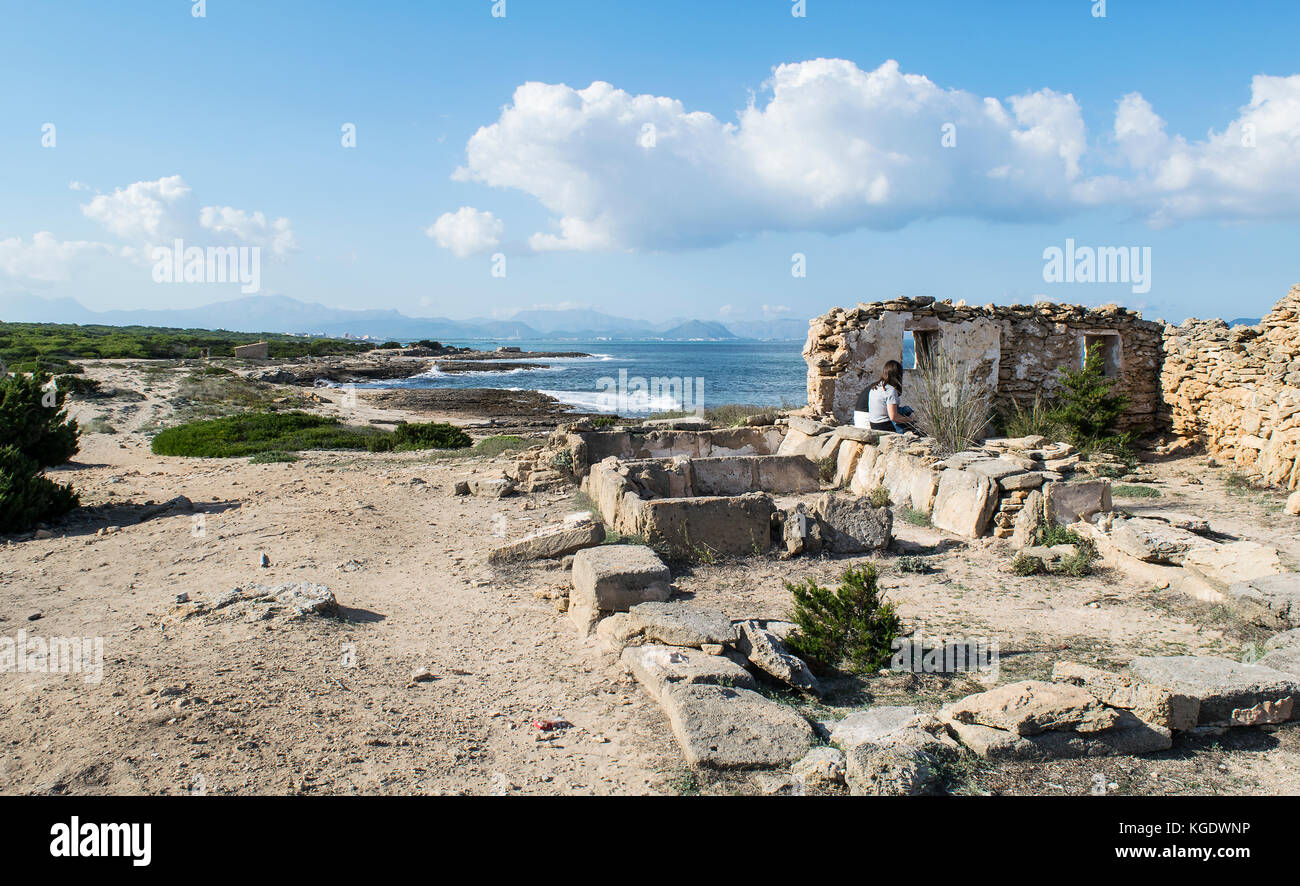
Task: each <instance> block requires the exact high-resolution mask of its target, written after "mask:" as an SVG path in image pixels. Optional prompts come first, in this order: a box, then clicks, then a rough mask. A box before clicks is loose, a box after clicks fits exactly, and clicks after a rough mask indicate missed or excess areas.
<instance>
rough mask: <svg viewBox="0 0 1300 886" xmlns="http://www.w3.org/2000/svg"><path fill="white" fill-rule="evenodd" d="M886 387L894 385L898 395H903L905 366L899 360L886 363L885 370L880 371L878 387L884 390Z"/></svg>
mask: <svg viewBox="0 0 1300 886" xmlns="http://www.w3.org/2000/svg"><path fill="white" fill-rule="evenodd" d="M885 385H893V386H894V388H895V390H897V391H898V393H900V394H901V393H903V364H902V363H899V362H898V361H897V360H889V361H887V362H886V363H885V368H884V369H882V370H880V380H879V381H878V382H876V387H881V388H883V387H884V386H885Z"/></svg>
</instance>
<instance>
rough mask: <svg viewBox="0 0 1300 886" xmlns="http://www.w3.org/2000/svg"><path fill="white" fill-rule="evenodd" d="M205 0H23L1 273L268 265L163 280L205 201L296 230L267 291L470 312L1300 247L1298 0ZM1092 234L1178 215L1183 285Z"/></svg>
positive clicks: (1247, 297)
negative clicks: (502, 3) (198, 12)
mask: <svg viewBox="0 0 1300 886" xmlns="http://www.w3.org/2000/svg"><path fill="white" fill-rule="evenodd" d="M193 5H194V4H193V3H192V2H191V0H157V2H149V3H144V2H131V3H122V4H105V3H102V2H78V0H73V2H60V3H57V4H56V3H42V4H30V3H25V2H16V0H4V2H0V20H2V21H3V22H4V27H3V30H0V74H2V75H3V80H2V82H3V83H4V84H5V88H4V90H3V94H2V95H0V295H15V294H17V295H23V294H30V295H33V296H40V297H73V298H76V299H77V300H79V301H81V302H82V303H83V304H85V305H86V306H88V307H91V308H95V309H107V308H134V307H168V306H190V305H199V304H204V303H208V302H211V301H218V300H224V299H228V298H235V297H239V295H240V291H239V287H238V286H237V285H234V284H219V283H208V284H188V285H184V286H165V285H160V284H158V283H155V282H154V280H153V279H152V275H151V267H150V262H149V260H148V259H147V258H146V256H148V255H149V253H150V250H151V249H152V248H153V247H154V246H157V245H158V244H159V243H164V244H167V243H170V242H171V241H172V239H173V238H174V237H175V236H184V238H185V239H186V243H187V245H199V246H206V245H254V246H258V247H259V248H261V250H262V255H263V267H262V289H261V291H262V293H263V294H282V295H288V296H291V297H294V298H299V299H303V300H307V301H319V302H322V303H324V304H327V305H331V306H338V307H353V308H359V307H391V308H396V309H398V310H401V311H403V312H405V313H408V314H412V315H423V316H451V317H457V318H463V317H476V316H489V315H497V316H508V315H509V313H510V312H511V311H512V310H515V309H521V308H530V307H534V306H538V305H572V306H588V307H594V308H597V309H600V310H604V311H607V312H609V313H614V314H620V315H624V316H631V317H640V318H645V319H648V320H663V319H666V318H669V317H677V316H692V317H699V318H702V319H722V320H725V319H727V318H741V317H763V316H767V317H780V316H787V317H795V318H800V319H802V318H806V317H809V316H812V315H815V314H818V313H821V312H822V311H824V310H826V309H827V308H828V307H830V306H833V305H843V304H852V303H854V302H856V301H859V300H875V299H881V298H888V297H892V296H895V295H899V294H928V295H935V296H937V297H941V298H944V297H951V298H954V299H957V298H964V299H966V300H967V301H969V302H972V303H981V304H982V303H986V302H1025V301H1030V300H1033V299H1034V298H1036V297H1047V298H1051V299H1053V300H1059V301H1078V302H1083V303H1088V304H1101V303H1105V302H1111V301H1114V302H1119V303H1121V304H1127V305H1130V306H1132V307H1136V308H1139V309H1141V310H1143V312H1144V314H1145V315H1146V316H1148V317H1153V318H1154V317H1164V318H1166V319H1169V320H1175V321H1177V320H1181V319H1182V318H1184V317H1186V316H1215V315H1220V316H1225V317H1235V316H1259V315H1260V314H1262V313H1264V312H1265V311H1266V310H1267V308H1268V306H1269V305H1271V304H1272V303H1273V302H1274V301H1276V300H1277V299H1278V298H1279V297H1281V295H1283V294H1284V293H1285V291H1286V289H1287V288H1288V287H1289V286H1291V285H1292V284H1294V283H1297V282H1300V261H1297V256H1300V249H1297V247H1296V243H1297V239H1298V238H1297V234H1298V233H1300V56H1297V54H1296V52H1295V36H1296V34H1297V33H1300V5H1298V4H1295V3H1291V2H1270V3H1241V4H1237V5H1234V6H1232V7H1227V6H1225V5H1223V4H1221V3H1218V2H1172V0H1171V2H1164V0H1142V2H1136V0H1129V2H1115V0H1112V2H1108V3H1106V4H1105V5H1106V10H1105V11H1106V15H1105V17H1104V18H1099V17H1095V16H1094V14H1093V10H1094V6H1095V3H1094V2H1091V0H1052V2H1050V3H1045V2H1041V0H1040V2H1005V3H995V4H990V3H970V2H964V3H959V2H929V3H927V2H910V3H905V4H903V3H888V4H886V3H878V2H867V0H857V2H850V0H807V2H806V12H807V14H806V17H802V18H797V17H795V16H793V15H792V14H791V12H792V7H793V6H794V2H793V0H734V2H733V0H715V2H700V0H695V2H687V0H676V2H673V0H667V2H654V3H632V2H616V0H606V2H579V0H547V2H543V0H506V15H505V17H504V18H497V17H493V15H492V11H493V7H494V5H495V4H494V2H493V0H454V2H453V0H434V2H414V0H412V2H383V0H376V2H369V3H364V4H363V3H359V2H358V3H345V2H340V0H335V2H308V0H276V2H274V3H272V2H265V0H263V2H254V0H208V2H207V3H206V9H205V12H206V17H203V18H195V17H194V16H193V14H192V7H193ZM829 59H835V60H842V61H840V62H834V63H832V62H819V61H818V60H829ZM891 61H894V62H896V63H897V65H896V67H893V66H891V65H890V64H889V63H890V62H891ZM779 66H785V67H783V68H781V69H780V70H779V71H778V70H777V69H778V67H779ZM1261 77H1262V79H1256V78H1261ZM921 78H924V79H921ZM597 81H600V82H604V83H608V84H610V85H611V89H610V90H609V91H608V92H607V93H606V92H601V91H593V90H590V89H588V87H591V85H592V84H593V83H594V82H597ZM526 83H537V84H547V86H545V87H539V88H538V89H537V90H535V91H533V92H532V93H529V94H527V95H524V96H522V97H521V96H517V95H516V90H518V89H519V88H520V87H521V86H522V85H523V84H526ZM579 91H581V92H579ZM1136 95H1140V98H1136V97H1135V96H1136ZM651 96H652V97H659V98H661V99H663V101H660V102H654V101H651V100H650V99H649V98H638V97H651ZM1016 97H1021V98H1020V99H1017V98H1016ZM1126 97H1128V98H1126ZM751 102H752V103H753V110H752V111H750V112H749V113H748V116H747V117H745V119H742V115H745V114H746V108H747V106H748V105H749V104H750V103H751ZM990 102H995V104H994V105H992V106H991V105H990ZM1252 102H1253V104H1252ZM702 115H707V116H702ZM1117 116H1118V119H1120V120H1121V122H1122V126H1121V128H1122V130H1123V133H1122V134H1121V132H1120V131H1119V130H1117V128H1116V126H1117ZM949 118H952V119H951V121H950V119H949ZM947 122H954V126H955V129H954V133H955V145H953V146H951V147H946V146H942V145H941V131H940V130H941V127H942V126H943V125H944V124H945V123H947ZM47 123H52V124H54V126H55V130H54V132H55V136H56V143H55V145H54V146H53V147H46V146H43V144H42V137H43V129H42V127H43V126H44V125H45V124H47ZM345 123H353V124H355V126H356V133H357V143H356V147H355V148H344V147H343V146H342V145H341V143H340V138H341V135H340V129H341V127H342V126H343V124H345ZM647 123H651V124H653V125H654V126H655V129H654V130H653V132H654V133H655V136H656V138H655V139H654V141H653V143H652V144H651V145H650V146H647V145H646V144H643V143H642V141H641V138H642V136H643V135H644V132H645V130H644V127H645V126H646V125H647ZM484 127H487V129H483V131H482V132H480V129H481V128H484ZM1247 131H1249V135H1250V142H1251V143H1250V144H1249V145H1246V144H1245V140H1244V139H1243V138H1242V135H1243V133H1246V132H1247ZM476 133H479V135H478V136H476V135H475V134H476ZM458 170H461V172H460V173H458V172H457V171H458ZM205 213H206V215H205ZM489 213H490V215H489ZM214 215H215V216H216V217H218V218H220V219H224V222H220V221H218V222H213V221H212V220H211V219H212V218H213V216H214ZM205 218H206V219H207V220H206V221H205V220H204V219H205ZM440 219H441V221H440ZM281 220H283V221H281ZM1067 239H1074V240H1075V241H1076V242H1077V243H1078V244H1080V245H1091V246H1113V247H1119V246H1124V247H1130V246H1139V247H1150V248H1151V256H1152V259H1151V262H1152V264H1151V285H1150V289H1149V291H1147V292H1134V291H1133V289H1134V287H1133V286H1132V285H1130V284H1129V283H1114V284H1103V283H1091V284H1062V283H1047V282H1045V281H1044V278H1043V266H1044V259H1043V252H1044V250H1045V249H1047V248H1049V247H1052V246H1058V247H1063V246H1064V244H1065V242H1066V240H1067ZM796 253H798V254H802V255H804V256H806V265H807V275H806V276H805V277H795V276H793V275H792V274H791V263H792V256H793V255H795V254H796ZM497 255H503V256H505V262H506V263H505V268H506V273H505V275H504V276H503V277H502V276H493V274H492V269H493V266H494V265H493V258H494V256H497Z"/></svg>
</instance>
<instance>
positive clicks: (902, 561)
mask: <svg viewBox="0 0 1300 886" xmlns="http://www.w3.org/2000/svg"><path fill="white" fill-rule="evenodd" d="M894 566H895V567H896V568H897V569H898V571H899V572H904V573H909V574H911V575H929V574H930V573H931V572H933V571H934V567H933V566H931V565H930V561H929V560H927V559H926V558H924V557H914V556H906V557H899V558H898V560H897V561H895V563H894Z"/></svg>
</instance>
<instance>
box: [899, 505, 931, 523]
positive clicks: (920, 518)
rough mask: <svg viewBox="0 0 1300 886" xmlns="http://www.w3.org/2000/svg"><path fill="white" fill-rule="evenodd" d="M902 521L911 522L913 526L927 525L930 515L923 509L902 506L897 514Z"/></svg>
mask: <svg viewBox="0 0 1300 886" xmlns="http://www.w3.org/2000/svg"><path fill="white" fill-rule="evenodd" d="M899 516H900V517H902V519H903V522H904V523H911V524H912V525H913V526H929V525H930V515H929V514H927V513H926V512H925V511H918V510H917V509H916V508H903V510H902V513H900V514H899Z"/></svg>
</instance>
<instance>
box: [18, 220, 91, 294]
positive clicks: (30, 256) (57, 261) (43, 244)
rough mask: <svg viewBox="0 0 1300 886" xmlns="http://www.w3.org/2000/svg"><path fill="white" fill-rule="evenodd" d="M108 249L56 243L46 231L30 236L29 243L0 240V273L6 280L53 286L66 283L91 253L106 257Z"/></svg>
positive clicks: (77, 242)
mask: <svg viewBox="0 0 1300 886" xmlns="http://www.w3.org/2000/svg"><path fill="white" fill-rule="evenodd" d="M111 252H112V247H110V246H108V245H107V244H104V243H95V242H93V241H89V240H59V239H57V238H56V237H55V236H54V235H53V234H51V233H50V232H48V231H41V232H40V233H38V234H35V235H33V236H32V239H31V241H30V242H25V241H23V240H22V238H19V237H14V238H11V239H8V240H0V272H3V273H4V274H5V275H6V276H8V277H16V278H22V279H27V280H37V281H41V282H47V283H54V282H61V281H64V280H67V279H68V277H69V275H70V272H71V270H72V268H73V267H75V266H76V265H77V264H78V263H79V262H81V261H82V260H84V259H86V258H88V257H90V256H92V255H95V254H109V253H111Z"/></svg>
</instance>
